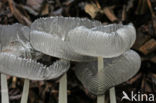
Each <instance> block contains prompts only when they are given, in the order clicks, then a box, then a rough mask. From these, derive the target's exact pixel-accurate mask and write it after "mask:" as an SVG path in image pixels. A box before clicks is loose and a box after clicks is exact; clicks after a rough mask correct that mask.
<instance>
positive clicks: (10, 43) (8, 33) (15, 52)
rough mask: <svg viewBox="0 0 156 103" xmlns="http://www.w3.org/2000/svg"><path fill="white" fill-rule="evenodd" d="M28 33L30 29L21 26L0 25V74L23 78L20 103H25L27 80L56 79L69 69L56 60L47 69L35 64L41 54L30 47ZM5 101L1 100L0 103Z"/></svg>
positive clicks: (64, 62)
mask: <svg viewBox="0 0 156 103" xmlns="http://www.w3.org/2000/svg"><path fill="white" fill-rule="evenodd" d="M29 33H30V29H29V28H28V27H26V26H23V25H21V24H13V25H8V26H5V25H0V44H1V52H0V72H1V73H4V74H8V75H11V76H16V77H20V78H25V82H24V89H23V94H22V99H21V103H26V102H27V97H28V89H29V80H49V79H56V78H58V77H60V76H61V75H62V74H63V73H65V72H66V71H67V70H68V69H69V67H70V62H69V61H65V60H57V61H56V62H54V63H53V64H52V65H50V66H49V67H47V66H45V65H43V64H42V63H39V62H37V60H38V59H39V58H42V55H43V54H42V53H40V52H37V51H35V50H34V49H33V48H32V47H31V45H30V42H29V41H30V40H29V39H30V38H29ZM5 81H6V80H5ZM3 84H4V83H2V85H3ZM5 84H6V83H5ZM2 95H3V94H2ZM5 96H6V95H5ZM4 99H5V98H4ZM6 101H8V100H7V98H6V100H3V99H2V103H6ZM8 103H9V102H8Z"/></svg>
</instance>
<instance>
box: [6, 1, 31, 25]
mask: <svg viewBox="0 0 156 103" xmlns="http://www.w3.org/2000/svg"><path fill="white" fill-rule="evenodd" d="M8 3H9V7H10V10H11V13H12V14H13V15H14V16H15V18H16V19H17V20H18V21H19V22H20V23H22V24H26V25H30V24H31V21H30V20H29V19H27V18H26V17H25V16H24V15H22V13H21V12H20V11H19V10H18V9H16V8H15V6H14V4H13V1H12V0H8Z"/></svg>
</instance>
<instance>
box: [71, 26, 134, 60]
mask: <svg viewBox="0 0 156 103" xmlns="http://www.w3.org/2000/svg"><path fill="white" fill-rule="evenodd" d="M135 39H136V32H135V28H134V27H133V25H132V24H129V25H122V24H111V25H107V26H97V27H94V28H87V27H84V26H80V27H76V28H75V29H73V30H71V31H70V32H69V33H68V41H69V44H70V46H71V48H72V49H73V50H75V52H76V53H79V54H82V55H86V56H95V57H99V56H100V57H104V58H111V57H116V56H119V55H121V54H123V53H124V52H125V51H127V50H128V49H129V48H130V47H131V46H132V45H133V43H134V42H135Z"/></svg>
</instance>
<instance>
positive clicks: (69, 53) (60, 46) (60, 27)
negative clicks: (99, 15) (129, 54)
mask: <svg viewBox="0 0 156 103" xmlns="http://www.w3.org/2000/svg"><path fill="white" fill-rule="evenodd" d="M98 25H102V24H101V23H100V22H98V21H90V20H88V19H80V18H72V17H49V18H40V19H37V20H36V21H35V22H33V23H32V25H31V33H30V42H31V45H32V47H33V48H34V49H35V50H37V51H40V52H42V53H45V54H47V55H50V56H54V57H58V58H61V59H66V60H71V61H93V60H95V58H94V57H88V56H83V55H81V54H78V53H76V52H74V51H73V49H72V48H70V46H69V45H68V42H67V40H66V39H67V36H68V33H69V32H70V31H71V30H73V29H74V28H76V27H79V26H86V27H88V28H93V27H96V26H98ZM66 81H67V80H66V75H64V76H63V77H62V78H61V80H60V85H59V103H67V86H66V85H67V82H66Z"/></svg>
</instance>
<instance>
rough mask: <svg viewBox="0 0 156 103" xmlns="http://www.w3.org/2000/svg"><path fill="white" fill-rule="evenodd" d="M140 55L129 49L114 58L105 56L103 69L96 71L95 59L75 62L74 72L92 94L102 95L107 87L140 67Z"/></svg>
mask: <svg viewBox="0 0 156 103" xmlns="http://www.w3.org/2000/svg"><path fill="white" fill-rule="evenodd" d="M140 61H141V60H140V56H139V55H138V54H137V53H136V52H134V51H133V50H129V51H127V52H125V53H123V54H122V55H120V56H118V57H114V58H105V59H104V61H103V65H104V67H103V71H100V72H98V69H97V66H98V63H97V61H94V62H88V63H84V62H81V63H77V64H76V66H75V67H74V70H75V74H76V76H77V77H78V79H79V80H80V81H81V82H82V84H83V85H84V87H85V88H87V89H88V91H89V92H91V93H92V94H94V95H103V94H104V93H105V92H106V91H107V90H108V89H110V88H111V87H114V86H116V85H118V84H120V83H122V82H125V81H127V80H128V79H130V78H131V77H132V76H134V75H135V74H136V73H137V72H138V70H139V68H140V64H141V62H140Z"/></svg>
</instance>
